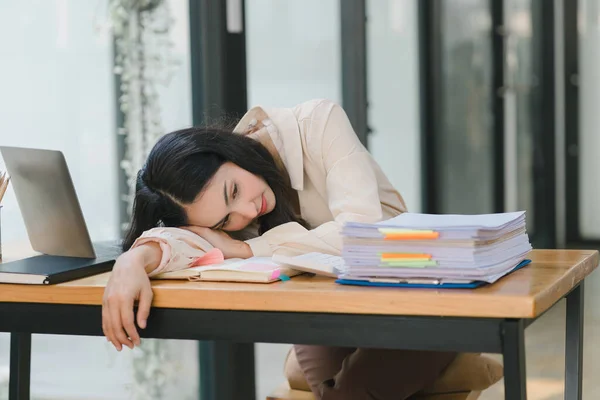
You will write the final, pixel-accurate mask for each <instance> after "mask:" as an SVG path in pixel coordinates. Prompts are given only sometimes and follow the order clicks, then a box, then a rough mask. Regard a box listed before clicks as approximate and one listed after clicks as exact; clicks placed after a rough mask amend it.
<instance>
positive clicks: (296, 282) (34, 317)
mask: <svg viewBox="0 0 600 400" xmlns="http://www.w3.org/2000/svg"><path fill="white" fill-rule="evenodd" d="M530 258H531V259H532V263H531V264H530V265H529V266H527V267H525V268H524V269H522V270H519V271H516V272H514V273H513V274H511V275H510V276H508V277H505V278H504V279H502V280H501V281H499V282H497V283H496V284H494V285H490V286H487V287H484V288H480V289H475V290H456V289H444V290H432V289H397V288H372V287H352V286H342V285H337V284H335V283H334V282H333V280H331V279H328V278H319V277H308V276H302V277H296V278H293V279H292V280H291V281H287V282H278V283H273V284H268V285H263V284H236V283H210V282H185V281H154V282H153V287H154V295H155V296H154V302H153V310H152V311H151V315H150V318H149V320H148V328H147V329H145V330H144V331H142V332H141V333H142V336H143V337H153V338H173V339H198V340H225V341H233V342H271V343H305V344H322V345H338V346H361V347H379V348H402V349H429V350H440V351H442V350H452V351H471V352H488V353H502V354H503V355H504V364H505V389H506V398H507V399H511V400H518V399H525V398H526V393H525V345H524V330H525V328H526V327H527V326H528V325H529V324H531V323H532V322H533V321H535V320H536V319H537V318H538V317H539V316H540V315H542V314H543V313H544V312H545V311H547V310H548V309H549V308H551V307H552V306H553V305H555V304H556V303H557V302H558V301H560V300H561V299H563V298H565V297H566V298H567V316H566V318H567V350H566V351H567V355H566V363H567V375H566V396H567V397H566V398H567V399H581V366H582V361H581V360H582V342H583V337H582V332H583V329H582V325H583V281H584V279H585V278H586V277H587V276H588V275H589V274H590V273H591V272H592V271H593V270H594V269H595V268H596V267H597V265H598V261H599V257H598V252H597V251H590V250H534V251H532V252H531V254H530ZM107 279H108V274H102V275H97V276H93V277H89V278H85V279H81V280H78V281H73V282H67V283H62V284H58V285H54V286H24V285H0V331H4V332H13V333H15V332H18V334H13V337H14V340H12V344H13V347H11V349H12V350H11V382H12V385H13V386H14V388H13V386H11V389H14V391H15V393H16V392H17V391H18V390H19V383H23V382H26V383H27V385H28V384H29V375H28V373H29V352H30V347H29V346H30V340H31V336H30V335H31V333H49V334H75V335H102V329H101V304H102V295H103V291H104V286H105V284H106V281H107ZM442 333H443V334H442ZM13 358H14V364H13ZM13 368H14V369H13ZM13 370H16V372H17V373H16V374H15V375H14V376H13V374H12V371H13ZM22 375H24V377H23V376H22ZM15 376H17V377H15ZM21 386H22V385H21ZM21 390H25V389H23V388H21ZM15 395H16V394H15ZM11 396H13V394H11ZM11 398H13V397H11ZM14 398H17V397H14ZM18 398H19V399H21V398H22V397H18Z"/></svg>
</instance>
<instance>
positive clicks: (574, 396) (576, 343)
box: [565, 282, 584, 400]
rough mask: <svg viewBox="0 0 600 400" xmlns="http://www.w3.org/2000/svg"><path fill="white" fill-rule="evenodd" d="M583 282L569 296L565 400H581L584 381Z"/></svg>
mask: <svg viewBox="0 0 600 400" xmlns="http://www.w3.org/2000/svg"><path fill="white" fill-rule="evenodd" d="M583 293H584V292H583V282H581V283H580V284H579V286H577V288H575V289H574V290H573V291H572V292H571V293H569V295H567V340H566V343H565V400H581V389H582V380H583V373H582V369H583V302H584V301H583Z"/></svg>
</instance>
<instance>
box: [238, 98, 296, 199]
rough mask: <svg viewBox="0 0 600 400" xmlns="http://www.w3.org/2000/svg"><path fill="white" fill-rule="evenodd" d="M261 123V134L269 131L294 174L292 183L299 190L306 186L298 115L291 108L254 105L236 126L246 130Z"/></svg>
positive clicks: (288, 170) (287, 167) (274, 143)
mask: <svg viewBox="0 0 600 400" xmlns="http://www.w3.org/2000/svg"><path fill="white" fill-rule="evenodd" d="M258 123H262V125H264V127H263V128H261V129H260V130H259V131H257V132H256V133H257V135H259V136H262V135H261V133H262V132H265V131H266V133H267V134H268V136H269V137H270V139H271V141H272V142H273V145H274V147H275V149H276V150H277V152H278V153H279V154H278V156H279V157H280V158H281V161H282V162H283V164H284V166H285V168H286V169H287V172H288V174H289V176H290V184H291V186H292V188H293V189H295V190H298V191H300V190H303V189H304V163H303V151H302V140H301V138H300V128H299V127H298V119H297V118H296V115H295V114H294V112H293V111H292V109H289V108H271V109H263V108H262V107H253V108H251V109H250V110H249V111H248V112H247V113H246V114H245V115H244V116H243V117H242V119H241V120H240V122H239V123H238V124H237V126H236V127H235V129H234V132H236V133H245V132H247V131H248V130H249V129H251V128H253V127H254V126H256V125H257V124H258ZM259 140H260V139H259Z"/></svg>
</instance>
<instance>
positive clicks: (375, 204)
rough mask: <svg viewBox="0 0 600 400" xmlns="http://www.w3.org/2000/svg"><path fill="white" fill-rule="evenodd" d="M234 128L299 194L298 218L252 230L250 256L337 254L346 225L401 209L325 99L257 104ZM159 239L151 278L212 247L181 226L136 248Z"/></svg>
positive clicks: (157, 232) (153, 233)
mask: <svg viewBox="0 0 600 400" xmlns="http://www.w3.org/2000/svg"><path fill="white" fill-rule="evenodd" d="M235 131H236V132H237V133H240V134H249V135H251V136H252V137H254V138H255V139H256V140H259V141H260V142H261V143H263V144H264V145H265V146H266V147H267V148H268V149H269V150H270V151H271V153H273V155H274V156H275V157H276V159H277V161H279V162H280V163H281V164H282V165H283V167H284V168H285V169H286V170H287V173H288V174H289V177H290V183H291V185H292V187H293V188H294V189H295V190H296V192H297V193H298V199H299V206H300V212H301V215H302V217H303V218H304V219H305V220H306V221H307V222H308V223H309V224H310V226H311V227H314V229H310V230H307V229H305V228H304V227H302V226H301V225H299V224H298V223H295V222H290V223H287V224H284V225H280V226H277V227H275V228H273V229H271V230H270V231H268V232H265V233H264V234H263V235H262V236H257V234H256V233H255V232H256V227H255V226H253V227H249V228H248V231H249V232H250V235H251V236H255V237H253V238H251V239H249V240H246V242H247V243H248V244H249V245H250V247H251V249H252V252H253V253H254V255H255V256H271V255H273V254H274V253H276V252H277V253H284V254H289V255H293V254H301V253H306V252H311V251H318V252H323V253H328V254H334V255H339V254H340V253H341V250H342V237H341V229H342V227H343V225H344V223H345V222H347V221H360V222H376V221H380V220H382V219H388V218H392V217H394V216H396V215H398V214H400V213H402V212H405V211H406V205H405V203H404V200H403V198H402V196H401V195H400V194H399V193H398V191H396V189H394V187H392V185H391V183H390V182H389V180H388V179H387V177H386V176H385V175H384V173H383V172H382V170H381V168H380V167H379V165H378V164H377V163H376V162H375V160H374V159H373V157H372V156H371V154H370V153H369V152H368V151H367V150H366V149H365V147H364V146H363V145H362V144H361V143H360V141H359V139H358V137H357V136H356V134H355V132H354V130H353V129H352V126H351V124H350V121H349V120H348V117H347V116H346V113H345V112H344V110H343V109H342V108H341V107H340V106H339V105H337V104H335V103H333V102H331V101H328V100H311V101H308V102H305V103H302V104H299V105H297V106H296V107H294V108H275V109H263V108H262V107H254V108H252V109H251V110H249V111H248V112H247V113H246V115H244V117H243V118H242V119H241V120H240V122H239V124H238V126H237V127H236V129H235ZM147 241H156V242H158V243H159V244H160V245H161V248H162V249H163V258H162V261H161V264H160V265H159V267H158V268H157V269H156V270H155V271H154V272H153V273H152V275H155V274H158V273H161V272H167V271H174V270H178V269H183V268H186V267H188V266H189V265H190V264H191V263H193V262H194V261H195V260H196V259H197V258H198V257H199V256H201V255H202V254H204V253H205V252H207V251H209V250H210V249H212V247H211V246H210V244H208V243H207V242H206V241H205V240H204V239H202V238H200V237H199V236H197V235H195V234H193V233H190V232H189V231H186V230H183V229H179V228H154V229H151V230H149V231H146V232H144V234H143V235H142V236H141V237H140V238H139V239H138V240H137V241H136V242H135V243H134V247H135V246H138V245H140V244H142V243H145V242H147Z"/></svg>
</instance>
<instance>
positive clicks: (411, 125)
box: [367, 0, 421, 212]
mask: <svg viewBox="0 0 600 400" xmlns="http://www.w3.org/2000/svg"><path fill="white" fill-rule="evenodd" d="M417 15H418V13H417V0H409V1H406V0H387V1H381V0H371V1H367V49H368V51H367V57H368V60H367V63H368V67H367V74H368V76H367V82H368V91H369V92H368V97H369V109H368V111H369V115H368V121H369V127H370V128H371V130H372V132H371V134H370V135H369V150H370V151H371V154H373V156H374V157H375V159H376V160H377V162H378V163H379V165H380V166H381V168H382V169H383V171H384V172H385V174H386V175H387V176H388V178H389V179H390V181H391V182H392V184H393V185H394V187H396V189H397V190H398V191H399V192H400V193H401V194H402V196H403V197H404V200H405V201H406V204H407V207H408V209H409V210H410V211H411V212H418V211H420V210H421V173H420V170H421V157H420V151H421V150H420V134H421V133H420V123H419V71H418V67H419V65H418V64H419V48H418V37H417V35H418V18H417Z"/></svg>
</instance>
